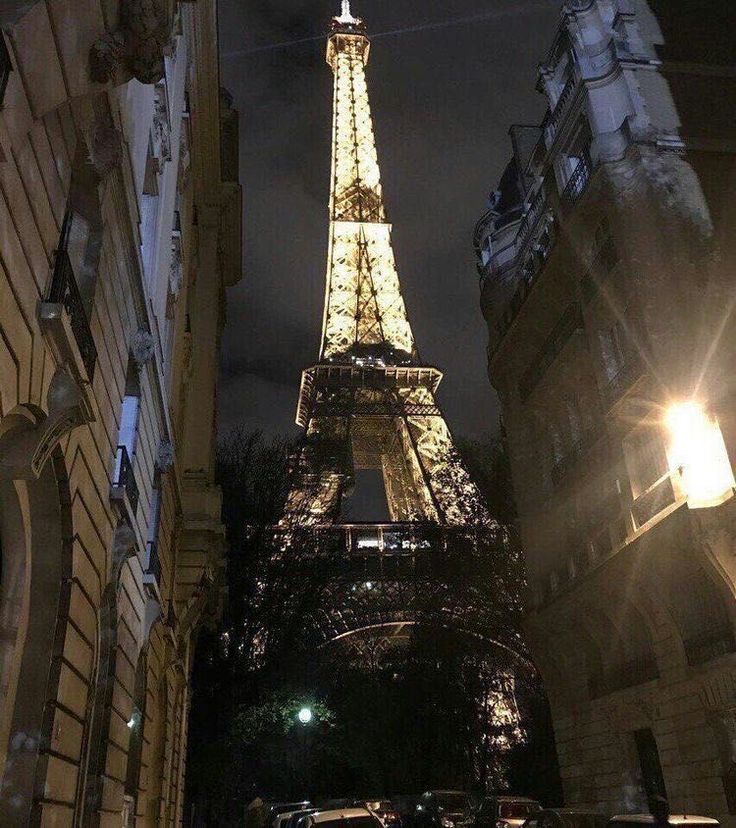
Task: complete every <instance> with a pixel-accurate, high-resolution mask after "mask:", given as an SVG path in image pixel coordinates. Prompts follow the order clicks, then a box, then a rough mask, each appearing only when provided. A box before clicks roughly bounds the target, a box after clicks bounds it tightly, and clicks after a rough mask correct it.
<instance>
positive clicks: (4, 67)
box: [0, 31, 13, 109]
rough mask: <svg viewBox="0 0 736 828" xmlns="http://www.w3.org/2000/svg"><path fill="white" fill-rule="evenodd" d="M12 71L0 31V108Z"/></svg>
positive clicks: (0, 107)
mask: <svg viewBox="0 0 736 828" xmlns="http://www.w3.org/2000/svg"><path fill="white" fill-rule="evenodd" d="M12 71H13V64H12V63H11V62H10V54H9V53H8V47H7V46H6V44H5V38H4V37H3V33H2V31H0V109H2V107H3V99H4V98H5V90H6V89H7V86H8V80H9V78H10V73H11V72H12Z"/></svg>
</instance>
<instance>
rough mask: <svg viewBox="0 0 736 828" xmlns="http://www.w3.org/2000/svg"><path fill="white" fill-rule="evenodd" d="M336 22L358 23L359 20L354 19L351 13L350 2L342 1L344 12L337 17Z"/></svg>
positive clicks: (347, 0)
mask: <svg viewBox="0 0 736 828" xmlns="http://www.w3.org/2000/svg"><path fill="white" fill-rule="evenodd" d="M335 20H337V21H339V22H340V23H357V22H358V18H356V17H353V15H352V12H351V11H350V0H342V10H341V12H340V16H339V17H336V18H335Z"/></svg>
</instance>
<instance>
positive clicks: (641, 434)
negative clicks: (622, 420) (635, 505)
mask: <svg viewBox="0 0 736 828" xmlns="http://www.w3.org/2000/svg"><path fill="white" fill-rule="evenodd" d="M624 455H625V458H626V467H627V469H628V472H629V479H630V481H631V493H632V496H633V497H634V498H635V499H636V498H637V497H639V495H640V494H642V493H643V492H645V491H646V490H647V489H648V488H649V487H650V486H652V485H653V484H654V483H656V482H657V481H658V480H659V479H660V478H661V477H663V476H664V475H665V474H666V473H667V455H666V453H665V450H664V446H663V444H662V440H661V438H660V435H659V433H658V432H657V431H656V430H655V429H651V428H648V429H640V430H639V431H636V432H634V433H633V434H632V435H630V436H629V437H628V438H627V439H626V441H625V443H624Z"/></svg>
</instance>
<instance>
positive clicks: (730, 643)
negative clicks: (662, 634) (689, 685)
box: [683, 624, 736, 667]
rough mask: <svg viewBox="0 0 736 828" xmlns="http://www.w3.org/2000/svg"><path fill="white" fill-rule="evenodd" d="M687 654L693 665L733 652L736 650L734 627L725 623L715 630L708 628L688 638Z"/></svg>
mask: <svg viewBox="0 0 736 828" xmlns="http://www.w3.org/2000/svg"><path fill="white" fill-rule="evenodd" d="M683 644H684V645H685V656H686V657H687V663H688V664H689V665H690V666H691V667H696V666H697V665H698V664H704V663H705V662H706V661H710V660H711V659H714V658H718V656H722V655H726V654H727V653H732V652H734V651H735V650H736V641H734V635H733V629H732V628H731V625H730V624H724V625H723V626H721V627H718V628H716V629H714V630H707V631H706V632H703V633H701V634H700V635H696V636H692V637H691V638H688V639H686V640H685V641H684V642H683Z"/></svg>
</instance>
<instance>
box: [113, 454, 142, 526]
mask: <svg viewBox="0 0 736 828" xmlns="http://www.w3.org/2000/svg"><path fill="white" fill-rule="evenodd" d="M112 485H113V488H115V489H118V490H121V491H124V492H125V495H126V497H127V498H128V503H129V504H130V508H131V509H132V510H133V512H134V513H135V511H136V509H137V508H138V496H139V495H138V484H137V483H136V481H135V474H134V472H133V464H132V463H131V460H130V456H129V454H128V449H127V448H126V447H125V446H118V447H117V451H116V454H115V472H114V475H113V481H112Z"/></svg>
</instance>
